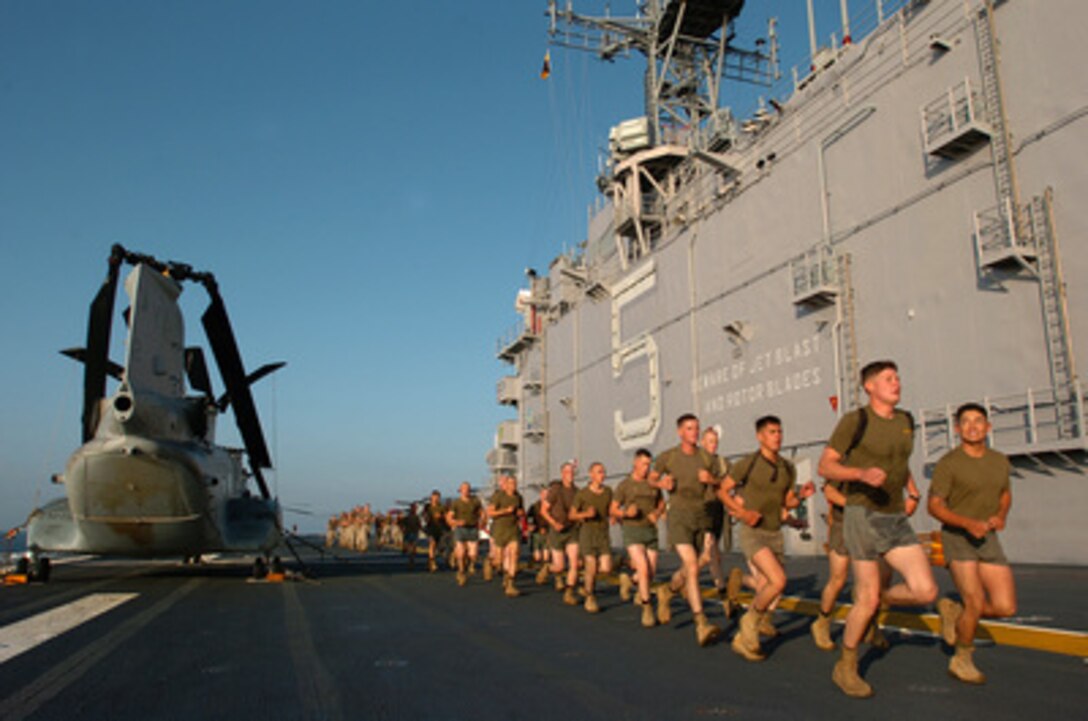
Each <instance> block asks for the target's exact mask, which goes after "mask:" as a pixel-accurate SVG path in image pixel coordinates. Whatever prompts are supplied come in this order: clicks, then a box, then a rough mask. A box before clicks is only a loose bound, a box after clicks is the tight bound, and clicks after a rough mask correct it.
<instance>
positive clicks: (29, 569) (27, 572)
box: [15, 554, 53, 583]
mask: <svg viewBox="0 0 1088 721" xmlns="http://www.w3.org/2000/svg"><path fill="white" fill-rule="evenodd" d="M52 571H53V564H52V562H50V560H49V559H48V558H46V557H45V556H39V555H37V554H28V555H26V556H22V557H20V558H19V560H17V561H16V562H15V574H16V575H18V576H24V577H26V580H28V581H38V582H40V583H49V575H50V574H51V573H52Z"/></svg>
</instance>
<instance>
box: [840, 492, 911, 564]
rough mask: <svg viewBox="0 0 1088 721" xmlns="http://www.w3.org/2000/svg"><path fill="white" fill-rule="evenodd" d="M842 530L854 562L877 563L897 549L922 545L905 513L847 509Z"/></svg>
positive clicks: (849, 554)
mask: <svg viewBox="0 0 1088 721" xmlns="http://www.w3.org/2000/svg"><path fill="white" fill-rule="evenodd" d="M842 530H843V534H842V535H843V538H844V540H845V541H846V551H847V555H848V556H850V558H851V559H852V560H854V561H876V560H877V559H879V558H880V557H881V556H883V555H884V554H885V553H887V552H888V551H891V550H893V549H896V548H901V547H903V546H917V545H919V544H918V536H916V535H915V533H914V529H913V528H911V527H910V520H909V519H907V514H905V513H881V512H880V511H873V510H870V509H868V508H866V507H865V506H847V507H846V508H845V509H843V529H842Z"/></svg>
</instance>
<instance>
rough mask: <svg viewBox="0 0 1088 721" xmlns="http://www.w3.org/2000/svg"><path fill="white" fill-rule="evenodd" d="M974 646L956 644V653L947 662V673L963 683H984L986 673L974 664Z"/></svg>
mask: <svg viewBox="0 0 1088 721" xmlns="http://www.w3.org/2000/svg"><path fill="white" fill-rule="evenodd" d="M974 653H975V647H974V646H960V645H959V644H956V653H955V655H953V656H952V660H950V661H949V662H948V675H949V676H951V677H952V678H955V679H958V680H960V681H963V682H964V683H973V684H984V683H986V674H984V673H982V671H979V670H978V667H977V666H975V659H974Z"/></svg>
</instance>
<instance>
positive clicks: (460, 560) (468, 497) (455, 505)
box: [446, 481, 484, 586]
mask: <svg viewBox="0 0 1088 721" xmlns="http://www.w3.org/2000/svg"><path fill="white" fill-rule="evenodd" d="M483 515H484V507H483V504H482V503H480V499H479V498H477V497H476V496H474V495H472V487H471V486H470V485H469V484H468V481H464V482H463V483H461V485H460V487H458V489H457V498H455V499H454V501H453V502H452V503H451V504H450V509H449V510H448V511H447V512H446V523H448V524H449V525H450V528H452V529H453V542H454V546H453V563H454V566H456V568H457V585H458V586H464V585H465V583H466V582H467V581H468V577H467V575H466V574H467V573H470V572H472V571H473V569H474V568H475V566H476V553H477V550H478V548H479V542H480V526H481V525H482V524H483V520H484V519H483Z"/></svg>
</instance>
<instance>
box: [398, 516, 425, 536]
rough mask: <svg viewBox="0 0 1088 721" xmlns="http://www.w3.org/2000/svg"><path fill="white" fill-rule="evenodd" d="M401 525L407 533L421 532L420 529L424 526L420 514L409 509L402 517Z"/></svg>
mask: <svg viewBox="0 0 1088 721" xmlns="http://www.w3.org/2000/svg"><path fill="white" fill-rule="evenodd" d="M400 527H401V530H403V531H404V532H405V533H419V529H420V528H422V527H423V524H422V522H421V521H420V520H419V516H418V515H416V514H415V513H412V512H411V511H409V512H408V513H406V514H405V515H404V517H403V518H401V519H400Z"/></svg>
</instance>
